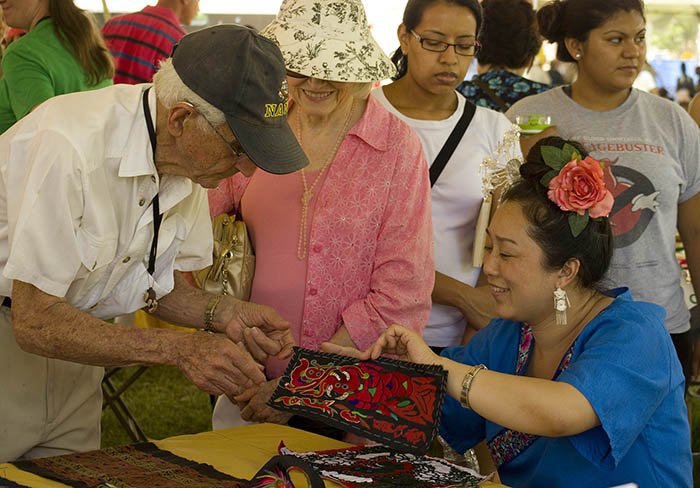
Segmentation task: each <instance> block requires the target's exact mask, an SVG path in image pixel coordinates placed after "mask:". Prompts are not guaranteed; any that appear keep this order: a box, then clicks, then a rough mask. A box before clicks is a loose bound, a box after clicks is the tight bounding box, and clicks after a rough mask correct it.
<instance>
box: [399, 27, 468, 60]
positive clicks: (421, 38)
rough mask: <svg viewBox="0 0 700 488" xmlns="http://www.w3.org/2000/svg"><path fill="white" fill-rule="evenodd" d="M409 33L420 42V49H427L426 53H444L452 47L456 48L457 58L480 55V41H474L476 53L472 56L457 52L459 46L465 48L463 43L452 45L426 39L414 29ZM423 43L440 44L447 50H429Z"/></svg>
mask: <svg viewBox="0 0 700 488" xmlns="http://www.w3.org/2000/svg"><path fill="white" fill-rule="evenodd" d="M409 32H410V33H411V34H413V36H414V37H415V38H416V39H417V40H418V42H419V43H420V47H422V48H423V49H425V50H426V51H429V52H431V53H444V52H445V51H447V50H448V49H449V48H450V46H454V48H455V54H456V55H457V56H476V53H478V52H479V49H481V43H480V42H479V41H478V40H474V44H473V47H474V52H473V53H472V54H462V53H460V52H457V46H463V45H464V44H462V43H456V44H452V43H450V42H445V41H441V40H439V39H426V38H425V37H423V36H421V35H420V34H418V33H417V32H416V31H414V30H413V29H411V30H409ZM423 41H433V42H439V43H441V45H443V46H445V49H440V50H435V49H428V48H427V47H425V45H424V44H423Z"/></svg>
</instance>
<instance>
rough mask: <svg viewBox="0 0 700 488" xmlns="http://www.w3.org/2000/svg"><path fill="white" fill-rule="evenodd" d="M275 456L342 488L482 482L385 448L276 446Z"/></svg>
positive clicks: (452, 467) (435, 461) (446, 465)
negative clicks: (311, 469) (308, 449)
mask: <svg viewBox="0 0 700 488" xmlns="http://www.w3.org/2000/svg"><path fill="white" fill-rule="evenodd" d="M279 452H280V453H281V454H289V455H292V456H296V457H298V458H301V459H303V460H305V461H306V462H308V463H309V464H311V465H312V466H313V467H314V468H316V470H317V471H318V473H319V474H320V475H321V477H322V478H325V479H328V480H331V481H334V482H336V483H339V484H341V485H343V486H344V487H346V488H359V487H365V488H366V487H368V486H372V488H383V487H386V488H389V487H391V488H396V487H401V486H405V487H410V488H429V487H434V488H442V487H452V486H454V487H457V486H460V487H462V486H463V487H469V486H478V485H479V483H481V482H482V481H484V480H485V479H486V478H485V477H484V476H481V475H480V474H478V473H476V472H474V471H472V470H471V469H468V468H465V467H462V466H457V465H456V464H452V463H450V462H448V461H445V460H444V459H440V458H435V457H432V456H416V455H413V454H410V453H398V452H395V451H392V450H391V449H387V448H386V447H385V446H379V445H375V446H366V447H363V446H357V447H349V448H345V449H334V450H330V451H316V452H295V451H292V450H290V449H288V448H287V447H286V446H285V445H284V443H283V442H281V443H280V447H279Z"/></svg>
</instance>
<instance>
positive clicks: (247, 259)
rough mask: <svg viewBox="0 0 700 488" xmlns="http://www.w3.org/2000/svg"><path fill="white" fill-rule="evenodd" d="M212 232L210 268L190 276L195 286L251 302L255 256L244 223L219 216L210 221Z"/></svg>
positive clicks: (233, 218)
mask: <svg viewBox="0 0 700 488" xmlns="http://www.w3.org/2000/svg"><path fill="white" fill-rule="evenodd" d="M211 224H212V231H213V233H214V261H213V262H212V265H211V266H209V267H207V268H204V269H202V270H200V271H196V272H194V273H192V276H193V277H194V281H195V283H197V286H199V287H200V288H202V289H203V290H205V291H208V292H210V293H216V294H218V295H231V296H233V297H236V298H238V299H240V300H246V301H247V300H250V289H251V288H252V286H253V275H254V274H255V255H254V253H253V246H252V243H251V242H250V238H249V237H248V229H247V228H246V225H245V222H243V221H242V220H238V219H236V217H235V216H233V215H228V214H221V215H217V216H216V217H214V219H213V220H212V222H211Z"/></svg>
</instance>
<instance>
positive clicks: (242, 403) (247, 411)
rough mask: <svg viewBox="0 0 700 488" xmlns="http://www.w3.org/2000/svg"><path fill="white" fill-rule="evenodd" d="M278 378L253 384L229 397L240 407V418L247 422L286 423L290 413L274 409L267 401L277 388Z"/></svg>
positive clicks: (290, 415)
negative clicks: (238, 393)
mask: <svg viewBox="0 0 700 488" xmlns="http://www.w3.org/2000/svg"><path fill="white" fill-rule="evenodd" d="M278 381H279V378H276V379H273V380H270V381H267V382H265V383H262V384H259V385H255V386H253V387H251V388H248V389H247V390H246V391H244V392H243V393H241V394H240V395H237V396H235V397H233V398H232V399H231V401H232V402H234V403H236V404H238V406H239V408H240V409H241V418H242V419H243V420H246V421H248V422H272V423H275V424H286V423H287V422H288V421H289V419H290V418H291V417H292V414H289V413H285V412H281V411H279V410H275V409H274V408H272V407H269V406H268V405H267V401H268V400H269V399H270V397H271V396H272V393H273V392H274V391H275V388H277V383H278Z"/></svg>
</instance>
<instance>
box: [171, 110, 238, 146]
mask: <svg viewBox="0 0 700 488" xmlns="http://www.w3.org/2000/svg"><path fill="white" fill-rule="evenodd" d="M181 103H184V104H186V105H188V106H190V107H191V108H192V110H194V111H195V112H197V113H198V114H199V115H201V116H202V118H203V119H204V120H206V121H207V124H209V127H211V128H212V130H213V131H214V132H216V135H217V136H219V138H220V139H221V140H222V141H223V142H224V144H226V147H228V149H229V151H231V153H232V154H233V156H234V159H238V158H240V157H241V156H243V155H244V154H245V151H238V150H237V149H235V148H234V147H233V146H232V145H231V143H230V142H228V141H227V140H226V139H225V138H224V136H223V134H221V132H219V131H218V130H217V129H216V127H214V124H212V123H211V121H210V120H209V119H208V118H206V117H205V116H204V114H203V113H202V112H200V111H199V110H197V107H195V106H194V105H193V104H192V103H191V102H187V101H183V102H181Z"/></svg>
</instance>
